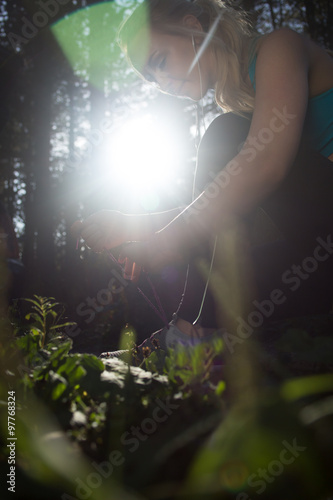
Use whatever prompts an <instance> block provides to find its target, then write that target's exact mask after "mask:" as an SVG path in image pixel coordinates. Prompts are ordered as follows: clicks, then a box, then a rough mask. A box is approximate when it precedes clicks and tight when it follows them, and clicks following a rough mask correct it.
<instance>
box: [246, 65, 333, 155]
mask: <svg viewBox="0 0 333 500" xmlns="http://www.w3.org/2000/svg"><path fill="white" fill-rule="evenodd" d="M256 60H257V57H256V56H255V57H254V59H253V60H252V61H251V63H250V65H249V76H250V80H251V83H252V85H253V88H254V90H255V88H256V85H255V69H256ZM304 134H305V135H306V137H307V140H308V142H309V144H310V146H311V147H312V148H313V149H315V150H316V151H319V153H321V154H322V155H323V156H326V157H328V156H330V155H331V154H332V153H333V87H332V88H331V89H329V90H327V91H326V92H323V93H322V94H319V95H317V96H315V97H312V98H311V99H309V103H308V109H307V113H306V117H305V123H304Z"/></svg>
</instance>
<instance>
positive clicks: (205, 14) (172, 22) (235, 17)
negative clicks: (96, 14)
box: [119, 0, 257, 114]
mask: <svg viewBox="0 0 333 500" xmlns="http://www.w3.org/2000/svg"><path fill="white" fill-rule="evenodd" d="M187 14H192V15H193V16H195V17H196V18H197V19H198V20H199V22H200V23H201V25H202V28H203V31H204V32H203V33H202V32H201V31H198V32H197V31H196V30H193V29H188V28H185V27H184V26H182V25H181V21H182V20H183V18H184V17H185V16H186V15H187ZM217 18H218V23H217V26H216V27H215V31H214V33H213V36H212V37H211V40H210V42H209V45H210V47H211V49H212V50H213V51H214V54H215V58H216V64H217V75H218V79H217V84H216V88H215V99H216V102H217V104H218V105H219V106H220V107H221V108H222V109H223V110H225V111H233V112H234V113H237V114H244V113H249V112H252V111H253V108H254V90H253V87H252V85H251V84H249V83H248V78H247V76H248V66H249V63H250V60H251V58H252V57H253V56H254V53H255V47H256V38H257V33H256V32H255V31H254V30H253V28H252V26H251V23H250V21H249V18H248V16H247V14H246V13H245V12H244V11H243V10H241V9H234V8H232V7H230V6H228V5H227V4H226V3H224V2H222V1H220V0H192V1H191V0H145V1H144V2H143V3H142V4H140V5H139V6H138V7H137V8H136V9H135V11H134V12H133V14H132V15H131V16H130V17H129V18H128V19H127V20H126V21H125V22H124V23H123V24H122V26H121V27H120V30H119V45H120V47H121V49H122V51H123V52H124V53H125V55H126V56H127V59H128V61H129V63H130V64H131V65H132V66H133V67H134V65H133V64H132V61H131V57H130V55H129V52H128V46H129V44H130V42H131V40H132V39H133V37H134V36H135V35H136V34H137V33H138V32H139V30H141V29H142V27H143V26H146V27H147V29H151V28H154V29H155V30H159V31H162V32H167V33H170V34H172V33H174V34H178V35H179V34H183V35H193V36H196V37H199V36H201V37H202V38H203V39H205V37H206V36H207V34H208V33H211V32H210V30H212V26H213V25H214V21H216V22H217ZM134 69H135V68H134ZM137 72H138V73H139V74H140V72H139V71H138V70H137ZM140 76H141V77H142V78H143V76H142V75H141V74H140Z"/></svg>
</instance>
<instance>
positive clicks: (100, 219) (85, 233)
mask: <svg viewBox="0 0 333 500" xmlns="http://www.w3.org/2000/svg"><path fill="white" fill-rule="evenodd" d="M126 221H127V218H126V216H125V215H124V214H122V213H121V212H117V211H115V210H101V211H100V212H96V213H95V214H92V215H90V216H89V217H88V218H87V219H85V220H83V221H76V222H74V224H73V225H72V228H71V231H72V233H73V235H74V236H75V237H77V238H78V237H82V238H83V239H84V241H85V243H86V245H87V246H88V247H89V248H91V249H92V250H93V251H94V252H102V251H103V250H110V249H111V248H114V247H117V246H119V245H121V244H122V243H125V242H126V241H129V240H130V238H129V234H128V228H127V224H126Z"/></svg>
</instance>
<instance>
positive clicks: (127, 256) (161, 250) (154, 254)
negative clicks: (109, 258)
mask: <svg viewBox="0 0 333 500" xmlns="http://www.w3.org/2000/svg"><path fill="white" fill-rule="evenodd" d="M185 259H186V257H185V255H183V254H182V252H181V251H180V250H179V249H177V248H176V247H175V246H174V245H169V244H166V242H165V239H164V237H161V235H160V234H158V233H157V234H155V235H154V236H153V237H151V238H149V240H147V241H137V242H133V243H128V244H126V245H123V246H122V251H121V255H120V259H119V260H120V262H121V261H123V262H124V263H125V273H126V272H127V274H130V273H131V270H132V266H133V264H134V263H135V264H136V265H137V266H140V267H143V268H144V269H145V271H152V272H158V271H160V270H161V269H162V268H163V267H164V266H166V265H168V264H172V263H182V262H184V260H185Z"/></svg>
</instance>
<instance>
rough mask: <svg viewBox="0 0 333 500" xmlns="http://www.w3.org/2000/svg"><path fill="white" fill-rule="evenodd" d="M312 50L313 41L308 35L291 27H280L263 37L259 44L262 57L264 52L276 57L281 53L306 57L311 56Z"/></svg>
mask: <svg viewBox="0 0 333 500" xmlns="http://www.w3.org/2000/svg"><path fill="white" fill-rule="evenodd" d="M310 51H311V42H310V40H309V38H308V37H306V36H305V35H302V34H300V33H297V32H296V31H293V30H292V29H290V28H280V29H277V30H274V31H272V32H271V33H268V34H266V35H264V36H263V37H262V39H261V40H260V42H259V44H258V50H257V54H258V56H259V55H260V56H261V57H262V56H263V54H264V55H265V54H270V55H271V56H272V57H276V56H277V55H278V54H279V53H280V54H281V55H282V56H286V55H287V54H290V55H291V56H292V55H293V54H297V55H298V56H299V55H300V54H302V55H303V56H304V57H309V56H310Z"/></svg>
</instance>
